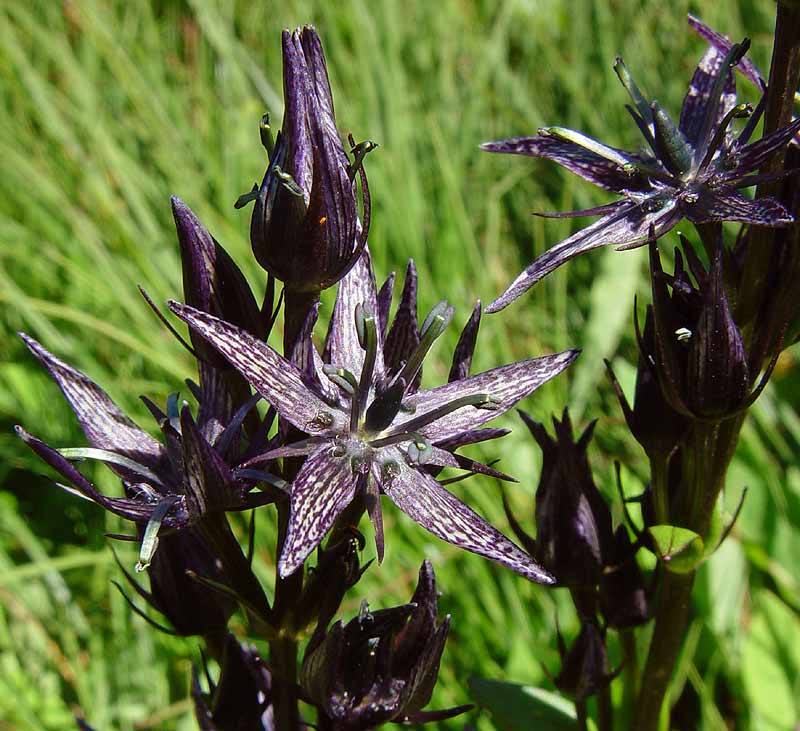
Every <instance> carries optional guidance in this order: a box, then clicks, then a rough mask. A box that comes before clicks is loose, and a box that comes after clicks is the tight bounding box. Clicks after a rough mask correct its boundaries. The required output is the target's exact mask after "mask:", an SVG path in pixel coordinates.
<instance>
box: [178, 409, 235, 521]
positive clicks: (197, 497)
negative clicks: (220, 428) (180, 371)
mask: <svg viewBox="0 0 800 731" xmlns="http://www.w3.org/2000/svg"><path fill="white" fill-rule="evenodd" d="M181 450H182V454H183V469H184V475H185V491H186V498H187V503H188V505H189V509H190V511H191V512H193V513H194V515H203V514H205V513H206V512H207V510H208V508H210V507H213V508H226V507H237V506H238V505H240V504H241V503H242V502H243V500H244V495H243V494H240V495H236V494H234V489H235V484H234V482H233V476H232V475H231V471H230V468H229V467H228V465H227V464H225V462H224V461H223V460H222V457H220V456H219V454H217V452H216V450H215V449H214V448H213V447H212V446H211V445H210V444H209V443H208V442H207V441H206V439H205V437H204V436H203V435H202V433H201V432H200V430H199V429H198V428H197V425H196V424H195V423H194V419H192V414H191V411H190V410H189V407H188V406H184V407H183V409H181Z"/></svg>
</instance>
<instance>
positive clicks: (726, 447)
mask: <svg viewBox="0 0 800 731" xmlns="http://www.w3.org/2000/svg"><path fill="white" fill-rule="evenodd" d="M742 421H743V417H742V416H740V417H737V418H735V419H728V420H727V421H723V422H719V423H707V422H699V421H698V422H695V423H694V424H693V426H692V433H691V434H690V435H689V437H688V439H687V443H686V446H685V448H684V457H683V483H682V494H681V498H682V502H681V504H680V505H679V506H678V508H679V509H678V510H676V511H675V512H676V514H677V515H681V516H685V518H684V520H683V521H681V523H682V524H683V525H685V526H686V527H688V528H691V529H692V530H694V531H695V532H697V533H699V534H700V535H701V536H705V535H706V533H707V531H708V527H709V524H710V522H711V516H712V513H713V511H714V508H715V506H716V503H717V498H718V497H719V493H720V490H721V489H722V486H723V483H724V479H725V474H726V472H727V470H728V465H729V464H730V460H731V458H732V457H733V452H734V450H735V448H736V443H737V441H738V438H739V431H740V429H741V425H742ZM673 522H675V521H674V518H673ZM694 577H695V572H694V571H692V572H690V573H688V574H677V573H673V572H671V571H669V570H665V571H664V572H663V584H662V587H661V591H660V593H659V597H658V606H657V609H656V618H655V627H654V629H653V637H652V639H651V641H650V649H649V651H648V654H647V662H646V664H645V667H644V672H643V673H642V686H641V689H640V691H639V697H638V699H637V703H636V710H635V713H634V723H633V725H632V726H631V728H635V729H636V730H637V731H657V729H658V721H659V718H660V715H661V708H662V705H663V703H664V697H665V696H666V692H667V688H668V687H669V680H670V677H671V676H672V670H673V668H674V666H675V663H676V661H677V659H678V654H679V652H680V649H681V644H682V642H683V636H684V633H685V631H686V625H687V623H688V619H689V610H690V608H691V596H692V585H693V583H694Z"/></svg>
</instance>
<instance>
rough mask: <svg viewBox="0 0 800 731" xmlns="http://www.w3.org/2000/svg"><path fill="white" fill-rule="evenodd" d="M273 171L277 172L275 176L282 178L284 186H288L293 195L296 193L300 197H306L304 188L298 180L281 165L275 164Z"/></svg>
mask: <svg viewBox="0 0 800 731" xmlns="http://www.w3.org/2000/svg"><path fill="white" fill-rule="evenodd" d="M272 172H273V173H274V174H275V177H277V178H278V180H280V182H281V184H282V185H283V187H284V188H286V190H288V191H289V192H290V193H291V194H292V195H295V196H297V197H298V198H304V197H305V196H304V194H303V189H302V188H301V187H300V186H299V185H298V184H297V181H296V180H295V179H294V178H293V177H292V175H291V173H287V172H284V170H283V168H281V167H280V165H273V166H272Z"/></svg>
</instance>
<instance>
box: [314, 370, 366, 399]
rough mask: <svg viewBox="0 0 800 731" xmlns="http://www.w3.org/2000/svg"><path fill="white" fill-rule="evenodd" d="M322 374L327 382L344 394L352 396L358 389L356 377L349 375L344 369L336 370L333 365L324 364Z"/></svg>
mask: <svg viewBox="0 0 800 731" xmlns="http://www.w3.org/2000/svg"><path fill="white" fill-rule="evenodd" d="M322 372H323V373H324V374H325V375H326V376H327V377H328V380H329V381H331V382H332V383H335V384H336V385H337V386H339V388H341V389H342V390H343V391H344V392H345V393H347V394H349V395H350V396H352V395H353V394H354V393H355V392H356V389H357V388H358V381H357V380H356V377H355V376H354V375H353V374H352V373H350V371H348V370H347V369H346V368H337V367H336V366H335V365H329V364H327V363H326V364H325V365H323V366H322Z"/></svg>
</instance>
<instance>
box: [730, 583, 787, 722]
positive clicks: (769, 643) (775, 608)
mask: <svg viewBox="0 0 800 731" xmlns="http://www.w3.org/2000/svg"><path fill="white" fill-rule="evenodd" d="M753 606H754V610H753V615H752V621H751V624H750V631H749V633H748V635H747V639H746V640H745V643H744V647H743V650H742V679H743V681H744V687H745V693H746V695H747V705H748V707H749V708H750V710H751V713H752V714H753V716H754V717H755V718H754V719H753V720H754V721H756V723H755V724H754V726H753V728H758V729H765V730H770V729H775V731H778V729H788V728H793V722H796V721H797V720H798V718H800V704H799V703H798V700H797V699H798V691H800V687H798V685H799V683H798V677H800V621H798V619H797V617H796V616H795V615H794V614H793V613H792V611H791V610H790V609H789V608H788V607H786V605H785V604H784V603H783V602H782V601H781V600H780V599H778V597H776V596H775V595H774V594H773V593H772V592H769V591H767V590H761V591H759V592H758V593H757V594H756V595H755V597H754V599H753Z"/></svg>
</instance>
